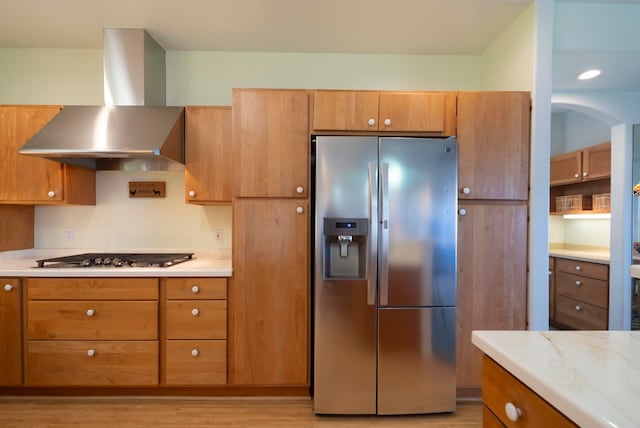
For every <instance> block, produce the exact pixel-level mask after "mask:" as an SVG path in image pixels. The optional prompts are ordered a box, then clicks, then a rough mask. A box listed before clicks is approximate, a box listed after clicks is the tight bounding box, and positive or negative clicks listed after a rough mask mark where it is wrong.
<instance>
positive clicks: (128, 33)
mask: <svg viewBox="0 0 640 428" xmlns="http://www.w3.org/2000/svg"><path fill="white" fill-rule="evenodd" d="M103 34H104V94H105V95H104V96H105V104H106V105H104V106H67V107H64V108H63V109H62V110H61V111H60V113H58V114H57V115H56V116H55V117H54V118H53V119H52V120H51V121H50V122H49V123H48V124H47V125H45V126H44V127H43V128H42V129H41V130H40V132H38V133H37V134H36V135H35V136H34V137H33V138H32V139H31V140H30V141H29V142H27V144H25V145H24V146H23V147H22V148H21V149H20V153H22V154H26V155H33V156H40V157H44V158H47V159H51V160H57V161H60V162H64V163H68V164H71V165H76V166H82V167H85V168H93V169H125V170H172V169H184V108H183V107H167V106H165V103H166V89H165V85H166V83H165V81H166V71H165V51H164V49H163V48H162V46H160V45H159V44H158V43H157V42H156V41H155V40H154V39H153V37H151V35H150V34H149V33H148V32H147V31H146V30H144V29H129V28H127V29H122V28H105V29H104V32H103Z"/></svg>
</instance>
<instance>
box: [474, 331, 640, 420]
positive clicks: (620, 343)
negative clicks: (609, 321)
mask: <svg viewBox="0 0 640 428" xmlns="http://www.w3.org/2000/svg"><path fill="white" fill-rule="evenodd" d="M472 342H473V344H474V345H476V346H477V347H478V348H480V349H481V350H482V351H483V352H484V353H485V354H487V355H488V356H489V357H491V358H492V359H493V360H495V361H496V362H497V363H498V364H500V365H501V366H502V367H504V368H505V369H506V370H508V371H509V372H510V373H511V374H513V375H514V376H515V377H517V378H518V379H519V380H520V381H522V382H523V383H525V384H526V385H527V386H529V388H531V389H532V390H533V391H535V392H536V393H537V394H538V395H540V396H541V397H542V398H544V399H545V400H546V401H548V402H549V403H550V404H552V405H553V406H554V407H555V408H556V409H558V410H559V411H560V412H562V413H563V414H564V415H565V416H567V417H568V418H569V419H571V420H572V421H573V422H575V423H576V424H578V425H579V426H581V427H619V428H623V427H629V428H630V427H638V426H640V331H474V332H473V334H472Z"/></svg>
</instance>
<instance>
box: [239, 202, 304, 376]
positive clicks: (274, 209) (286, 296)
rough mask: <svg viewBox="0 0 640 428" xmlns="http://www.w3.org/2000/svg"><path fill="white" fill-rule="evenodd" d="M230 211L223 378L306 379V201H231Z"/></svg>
mask: <svg viewBox="0 0 640 428" xmlns="http://www.w3.org/2000/svg"><path fill="white" fill-rule="evenodd" d="M298 211H301V212H298ZM233 216H234V219H233V220H234V221H233V225H234V226H233V233H234V241H233V242H234V244H233V252H234V255H233V269H234V273H233V285H232V286H231V287H230V290H231V296H230V301H229V304H230V311H231V319H232V320H233V321H232V323H233V326H232V328H231V332H232V333H231V335H230V338H229V340H230V341H231V343H232V345H231V346H232V353H231V355H232V357H231V358H232V369H231V375H230V377H231V383H234V384H245V385H252V384H253V385H308V384H309V377H308V376H309V375H308V373H309V368H308V365H309V262H308V257H309V217H308V203H307V202H306V201H295V200H236V201H235V202H234V206H233Z"/></svg>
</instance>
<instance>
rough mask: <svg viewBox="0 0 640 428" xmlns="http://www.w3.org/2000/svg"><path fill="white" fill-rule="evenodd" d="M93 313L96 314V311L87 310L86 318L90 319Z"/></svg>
mask: <svg viewBox="0 0 640 428" xmlns="http://www.w3.org/2000/svg"><path fill="white" fill-rule="evenodd" d="M95 313H96V311H94V310H93V309H87V316H88V317H92V316H93V315H94V314H95Z"/></svg>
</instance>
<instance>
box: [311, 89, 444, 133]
mask: <svg viewBox="0 0 640 428" xmlns="http://www.w3.org/2000/svg"><path fill="white" fill-rule="evenodd" d="M455 103H456V95H455V93H449V92H375V91H322V90H319V91H315V92H314V95H313V129H314V130H317V131H395V132H424V133H433V134H437V135H452V134H455Z"/></svg>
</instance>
